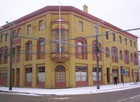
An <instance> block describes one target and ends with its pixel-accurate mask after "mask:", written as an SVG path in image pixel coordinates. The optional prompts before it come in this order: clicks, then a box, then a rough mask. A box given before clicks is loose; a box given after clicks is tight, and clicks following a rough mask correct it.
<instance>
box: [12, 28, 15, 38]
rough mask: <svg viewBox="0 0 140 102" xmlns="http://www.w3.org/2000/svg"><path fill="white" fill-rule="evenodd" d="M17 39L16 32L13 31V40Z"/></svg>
mask: <svg viewBox="0 0 140 102" xmlns="http://www.w3.org/2000/svg"><path fill="white" fill-rule="evenodd" d="M15 37H16V30H13V36H12V38H13V39H14V38H15Z"/></svg>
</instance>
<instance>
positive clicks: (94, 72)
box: [92, 67, 102, 81]
mask: <svg viewBox="0 0 140 102" xmlns="http://www.w3.org/2000/svg"><path fill="white" fill-rule="evenodd" d="M92 80H93V81H97V68H96V67H94V68H92ZM99 80H100V81H101V80H102V68H99Z"/></svg>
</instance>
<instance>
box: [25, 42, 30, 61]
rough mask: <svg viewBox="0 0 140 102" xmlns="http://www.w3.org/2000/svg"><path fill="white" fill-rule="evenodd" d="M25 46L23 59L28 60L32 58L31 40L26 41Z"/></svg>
mask: <svg viewBox="0 0 140 102" xmlns="http://www.w3.org/2000/svg"><path fill="white" fill-rule="evenodd" d="M25 46H26V48H25V49H26V55H25V60H26V61H30V60H32V42H31V41H28V42H27V43H26V45H25Z"/></svg>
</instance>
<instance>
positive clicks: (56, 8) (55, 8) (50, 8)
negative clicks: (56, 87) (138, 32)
mask: <svg viewBox="0 0 140 102" xmlns="http://www.w3.org/2000/svg"><path fill="white" fill-rule="evenodd" d="M48 11H59V6H46V7H44V8H41V9H39V10H37V11H35V12H33V13H30V14H28V15H26V16H23V17H21V18H19V19H17V20H15V21H13V22H15V23H16V24H17V23H20V22H22V21H25V20H27V19H30V18H33V17H35V16H37V15H40V14H43V13H45V12H48ZM61 11H72V12H75V13H78V14H80V15H82V16H85V17H87V18H90V19H92V20H94V21H96V22H102V21H103V20H101V19H99V18H97V17H95V16H92V15H90V14H88V13H86V12H84V11H82V10H79V9H77V8H75V7H72V6H61ZM43 16H44V15H43ZM104 25H106V26H109V27H111V28H113V29H115V30H118V31H122V29H120V28H118V27H116V26H114V25H112V24H110V23H108V22H105V21H104ZM9 26H10V25H9V24H6V25H4V26H2V27H3V28H7V27H9ZM125 34H127V35H130V36H132V37H135V38H138V37H137V36H135V35H132V34H130V33H128V32H125Z"/></svg>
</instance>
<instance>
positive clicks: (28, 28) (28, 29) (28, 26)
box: [27, 24, 32, 34]
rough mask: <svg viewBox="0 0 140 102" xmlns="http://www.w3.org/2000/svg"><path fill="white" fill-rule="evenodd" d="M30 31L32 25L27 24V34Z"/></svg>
mask: <svg viewBox="0 0 140 102" xmlns="http://www.w3.org/2000/svg"><path fill="white" fill-rule="evenodd" d="M30 33H32V26H31V24H29V25H27V34H30Z"/></svg>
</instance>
